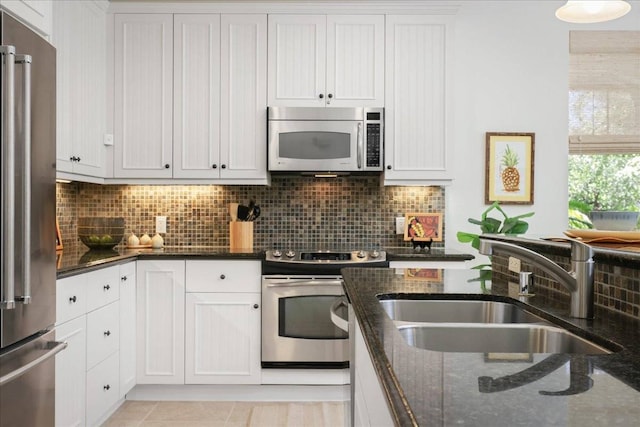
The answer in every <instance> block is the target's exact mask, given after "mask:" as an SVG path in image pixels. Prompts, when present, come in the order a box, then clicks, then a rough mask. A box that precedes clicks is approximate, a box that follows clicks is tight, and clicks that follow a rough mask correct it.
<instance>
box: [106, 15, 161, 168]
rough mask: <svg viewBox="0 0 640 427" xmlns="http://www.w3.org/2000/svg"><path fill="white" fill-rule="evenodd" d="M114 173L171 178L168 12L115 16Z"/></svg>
mask: <svg viewBox="0 0 640 427" xmlns="http://www.w3.org/2000/svg"><path fill="white" fill-rule="evenodd" d="M114 36H115V43H114V48H115V76H114V80H115V83H114V84H115V115H114V129H115V141H114V153H115V164H114V175H115V177H117V178H171V177H172V166H173V165H172V152H173V135H172V133H173V15H171V14H116V15H115V34H114Z"/></svg>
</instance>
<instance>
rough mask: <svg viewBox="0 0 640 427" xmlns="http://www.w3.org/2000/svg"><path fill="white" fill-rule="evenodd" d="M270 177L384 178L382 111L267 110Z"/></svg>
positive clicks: (369, 109) (307, 108)
mask: <svg viewBox="0 0 640 427" xmlns="http://www.w3.org/2000/svg"><path fill="white" fill-rule="evenodd" d="M267 117H268V126H269V170H270V171H272V172H338V173H340V172H342V173H351V172H380V171H382V167H383V155H384V108H316V107H285V108H280V107H269V109H268V114H267Z"/></svg>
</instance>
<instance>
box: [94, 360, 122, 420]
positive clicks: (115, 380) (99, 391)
mask: <svg viewBox="0 0 640 427" xmlns="http://www.w3.org/2000/svg"><path fill="white" fill-rule="evenodd" d="M119 387H120V384H119V374H118V353H117V352H116V353H114V354H113V355H111V356H110V357H109V358H108V359H106V360H105V361H103V362H102V363H100V364H98V365H97V366H96V367H94V368H93V369H91V370H90V371H89V372H87V425H88V426H95V425H98V422H99V421H101V418H102V417H103V416H104V415H105V413H106V411H107V410H108V409H109V408H111V407H112V406H113V405H114V404H115V403H116V402H117V401H118V393H119Z"/></svg>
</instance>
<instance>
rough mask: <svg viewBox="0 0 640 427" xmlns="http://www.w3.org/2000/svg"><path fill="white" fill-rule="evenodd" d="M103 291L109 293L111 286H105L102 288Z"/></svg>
mask: <svg viewBox="0 0 640 427" xmlns="http://www.w3.org/2000/svg"><path fill="white" fill-rule="evenodd" d="M102 289H104V290H105V291H108V290H109V289H111V286H109V285H105V286H103V287H102Z"/></svg>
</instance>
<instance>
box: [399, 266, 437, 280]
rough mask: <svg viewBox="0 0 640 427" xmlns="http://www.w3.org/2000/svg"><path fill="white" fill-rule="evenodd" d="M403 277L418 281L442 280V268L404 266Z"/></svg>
mask: <svg viewBox="0 0 640 427" xmlns="http://www.w3.org/2000/svg"><path fill="white" fill-rule="evenodd" d="M404 278H405V279H406V280H416V281H420V282H442V270H441V269H439V268H405V269H404Z"/></svg>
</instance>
